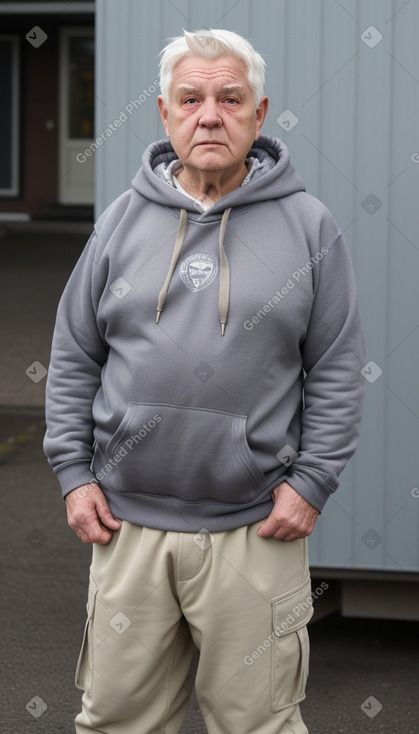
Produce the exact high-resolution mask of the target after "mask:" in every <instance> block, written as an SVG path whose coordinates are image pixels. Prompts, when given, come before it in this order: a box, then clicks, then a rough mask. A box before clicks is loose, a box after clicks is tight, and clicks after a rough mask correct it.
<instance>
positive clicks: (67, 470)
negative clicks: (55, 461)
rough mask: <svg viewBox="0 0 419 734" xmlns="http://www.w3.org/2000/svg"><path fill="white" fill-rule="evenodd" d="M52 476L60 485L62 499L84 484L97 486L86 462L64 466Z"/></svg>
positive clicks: (88, 463)
mask: <svg viewBox="0 0 419 734" xmlns="http://www.w3.org/2000/svg"><path fill="white" fill-rule="evenodd" d="M54 474H55V476H56V477H57V479H58V481H59V483H60V486H61V492H62V495H63V497H65V496H66V495H67V494H69V493H70V492H72V491H73V489H77V487H81V486H82V485H84V484H90V483H94V484H98V481H97V479H96V477H95V475H94V474H93V472H92V470H91V468H90V462H88V461H83V462H74V463H71V464H65V465H64V466H61V467H59V468H57V469H55V470H54Z"/></svg>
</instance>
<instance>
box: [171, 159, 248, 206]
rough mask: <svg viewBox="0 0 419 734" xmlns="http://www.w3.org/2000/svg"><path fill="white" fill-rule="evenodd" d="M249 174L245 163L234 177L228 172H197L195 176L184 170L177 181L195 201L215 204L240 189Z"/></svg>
mask: <svg viewBox="0 0 419 734" xmlns="http://www.w3.org/2000/svg"><path fill="white" fill-rule="evenodd" d="M247 174H248V170H247V166H246V164H245V163H243V165H242V166H241V168H240V170H238V171H236V172H235V173H233V175H229V174H228V173H227V172H226V171H223V172H222V175H220V172H219V171H205V172H203V171H197V172H196V174H195V173H194V172H191V171H189V170H187V169H185V168H183V169H182V170H181V171H180V172H179V174H178V176H177V179H178V181H179V183H180V185H181V186H182V188H183V189H184V190H185V191H187V192H188V194H189V195H190V196H192V197H193V198H194V199H197V200H198V201H199V200H200V199H205V200H207V201H208V200H211V201H213V202H215V201H218V199H221V197H223V196H226V194H229V193H230V191H234V189H238V188H239V186H241V184H242V183H243V181H244V179H245V178H246V176H247Z"/></svg>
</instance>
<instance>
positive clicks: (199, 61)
mask: <svg viewBox="0 0 419 734" xmlns="http://www.w3.org/2000/svg"><path fill="white" fill-rule="evenodd" d="M158 104H159V111H160V115H161V118H162V122H163V126H164V129H165V132H166V135H168V137H170V141H171V143H172V146H173V148H174V150H175V152H176V154H177V156H178V157H179V159H180V160H181V162H182V163H183V166H184V168H185V169H188V168H189V169H191V170H192V169H195V170H198V171H200V172H205V171H207V172H214V171H219V172H227V171H229V170H230V169H231V171H232V172H234V171H235V170H239V169H240V167H241V166H243V163H244V161H245V158H246V155H247V153H248V152H249V149H250V148H251V146H252V143H253V141H254V140H257V138H258V137H259V136H260V132H261V128H262V124H263V122H264V119H265V117H266V112H267V107H268V100H267V97H264V98H263V100H262V101H261V103H260V104H259V106H258V107H257V108H256V104H255V97H254V92H253V88H252V86H251V85H250V83H249V82H248V80H247V69H246V65H245V63H244V62H243V61H241V59H238V58H236V57H235V56H232V55H226V56H219V57H218V58H216V59H206V58H204V57H201V56H187V57H185V58H183V59H181V60H180V61H179V62H178V63H177V64H176V65H175V66H174V68H173V71H172V81H171V85H170V90H169V99H168V100H167V102H166V103H165V102H164V101H163V99H162V97H159V100H158Z"/></svg>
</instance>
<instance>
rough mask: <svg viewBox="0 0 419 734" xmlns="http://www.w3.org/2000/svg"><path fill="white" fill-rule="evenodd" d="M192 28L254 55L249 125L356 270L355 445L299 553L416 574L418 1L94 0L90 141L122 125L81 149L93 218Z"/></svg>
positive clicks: (131, 164) (153, 118) (157, 133)
mask: <svg viewBox="0 0 419 734" xmlns="http://www.w3.org/2000/svg"><path fill="white" fill-rule="evenodd" d="M202 26H208V27H225V28H228V29H231V30H235V31H237V32H238V33H241V34H243V35H244V36H246V37H247V38H249V40H251V41H252V42H253V43H254V45H255V47H256V49H257V50H258V51H260V52H261V53H262V54H263V55H264V57H265V59H266V61H267V64H268V72H267V84H266V92H267V94H268V95H269V97H270V100H271V106H270V111H269V115H268V118H267V121H266V123H265V127H264V132H266V133H267V134H271V135H276V136H278V137H281V138H282V139H283V140H284V142H285V143H286V144H287V145H288V147H289V149H290V152H291V159H292V161H293V162H294V165H295V166H296V168H297V170H298V171H299V172H300V174H301V175H302V177H303V178H304V180H305V181H306V184H307V189H308V191H309V192H310V193H311V194H313V195H315V196H317V197H318V198H320V199H321V200H322V201H323V202H324V203H325V204H326V205H327V206H328V207H329V208H330V210H331V211H332V212H333V214H334V216H335V217H336V219H337V221H338V222H339V224H340V226H341V228H342V230H343V231H344V234H345V237H346V240H347V243H348V246H349V248H350V252H351V255H352V259H353V263H354V266H355V270H356V274H357V281H358V288H359V300H360V307H361V313H362V318H363V322H364V326H365V331H366V337H367V347H368V357H367V363H368V365H369V366H367V368H366V372H365V377H366V379H367V395H366V401H365V409H364V420H363V426H362V433H361V440H360V445H359V449H358V451H357V454H356V456H355V457H354V458H353V459H352V460H351V461H350V463H349V464H348V466H347V468H346V469H345V471H344V473H343V475H342V481H341V486H340V488H339V490H338V492H337V493H336V495H334V496H333V497H332V498H331V499H330V500H329V502H328V504H327V505H326V508H325V510H324V513H323V515H322V517H321V518H320V520H319V521H318V525H317V528H316V530H315V532H314V534H313V536H312V537H311V539H310V552H311V562H312V564H313V565H315V566H320V567H330V568H339V569H372V570H374V569H376V570H380V569H383V570H392V571H402V570H403V571H419V522H418V519H419V496H418V495H419V489H418V487H419V471H418V468H419V462H418V454H419V451H418V446H419V389H418V388H419V385H418V375H419V328H418V327H419V288H418V286H417V283H418V276H419V242H418V236H417V233H418V231H419V227H418V224H419V221H418V212H419V207H418V206H417V191H418V179H419V138H418V132H417V131H418V124H417V121H418V119H419V63H418V62H419V58H418V57H419V46H418V44H417V28H418V27H419V4H418V3H416V2H413V1H412V0H410V1H408V2H406V0H369V2H368V3H365V2H361V1H360V0H339V2H337V1H336V2H335V1H334V0H330V1H329V2H327V3H324V2H320V0H292V1H291V0H282V1H280V0H258V2H257V3H256V2H252V1H251V0H241V1H239V2H237V0H215V1H214V2H211V3H208V2H207V1H206V0H193V1H192V0H191V1H188V0H170V2H169V0H154V2H149V1H148V0H120V2H118V3H115V2H113V0H98V2H97V87H96V94H97V99H96V121H97V127H96V135H100V134H101V133H102V132H103V131H104V130H105V129H106V128H107V127H108V126H109V123H112V122H113V121H114V120H116V119H122V117H126V120H124V121H123V123H122V124H121V125H120V126H119V127H118V128H117V129H116V130H115V132H114V133H113V134H112V135H111V136H110V137H109V138H107V140H106V144H103V145H101V147H100V148H98V150H97V152H96V153H95V163H96V182H97V189H96V214H97V215H98V214H99V213H100V212H101V211H103V209H104V208H105V207H106V206H107V205H108V204H109V203H110V202H111V201H112V200H113V199H114V198H115V197H116V196H117V195H119V194H120V193H121V192H122V191H124V190H125V189H126V188H128V187H129V184H130V181H131V178H132V177H133V175H134V173H135V171H136V170H137V169H138V167H139V165H140V162H141V154H142V152H143V150H144V149H145V147H146V145H148V144H149V143H150V142H152V141H153V140H155V139H158V138H161V137H164V133H163V129H162V126H161V123H160V120H159V117H158V114H157V109H156V98H157V94H158V89H156V81H155V80H156V77H157V62H158V53H159V51H160V49H161V48H162V46H163V45H164V44H165V42H166V40H167V39H168V38H170V37H172V36H174V35H178V34H179V33H181V31H182V27H184V28H186V29H196V28H200V27H202ZM288 110H291V112H292V113H293V117H290V113H289V112H288ZM121 116H122V117H121ZM284 120H285V123H286V121H287V120H288V121H289V120H291V121H293V123H296V124H290V125H289V126H288V127H287V125H286V124H285V125H284ZM369 363H371V364H369Z"/></svg>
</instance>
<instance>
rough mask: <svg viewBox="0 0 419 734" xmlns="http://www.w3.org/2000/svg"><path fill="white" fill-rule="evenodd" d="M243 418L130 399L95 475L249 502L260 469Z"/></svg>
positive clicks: (147, 488)
mask: <svg viewBox="0 0 419 734" xmlns="http://www.w3.org/2000/svg"><path fill="white" fill-rule="evenodd" d="M246 421H247V417H246V416H244V415H235V414H232V413H225V412H223V411H219V410H209V409H206V408H194V407H185V406H179V405H167V404H161V403H129V406H128V410H127V412H126V414H125V416H124V418H123V420H122V422H121V424H120V426H119V428H118V429H117V431H116V433H115V434H114V435H113V437H112V438H111V440H110V441H109V443H108V445H107V447H106V449H105V452H104V453H101V452H99V454H98V455H97V456H96V458H95V462H94V466H95V471H96V476H97V477H98V479H99V481H101V477H102V482H103V484H104V486H106V487H108V488H109V489H112V490H114V491H118V492H140V493H146V494H156V495H162V496H173V497H177V498H179V499H183V500H188V501H191V500H192V501H193V500H197V501H199V500H205V499H211V500H216V501H218V502H227V503H235V502H237V503H241V504H243V503H246V502H251V501H252V500H253V499H254V498H255V497H256V495H257V494H258V492H260V491H261V490H262V488H263V483H264V474H263V472H262V470H261V468H260V467H259V466H258V464H257V462H256V460H255V457H254V456H253V454H252V451H251V450H250V447H249V445H248V443H247V437H246ZM99 456H100V459H99ZM99 460H100V461H102V462H103V467H102V468H101V470H100V471H99V472H98V468H99Z"/></svg>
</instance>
